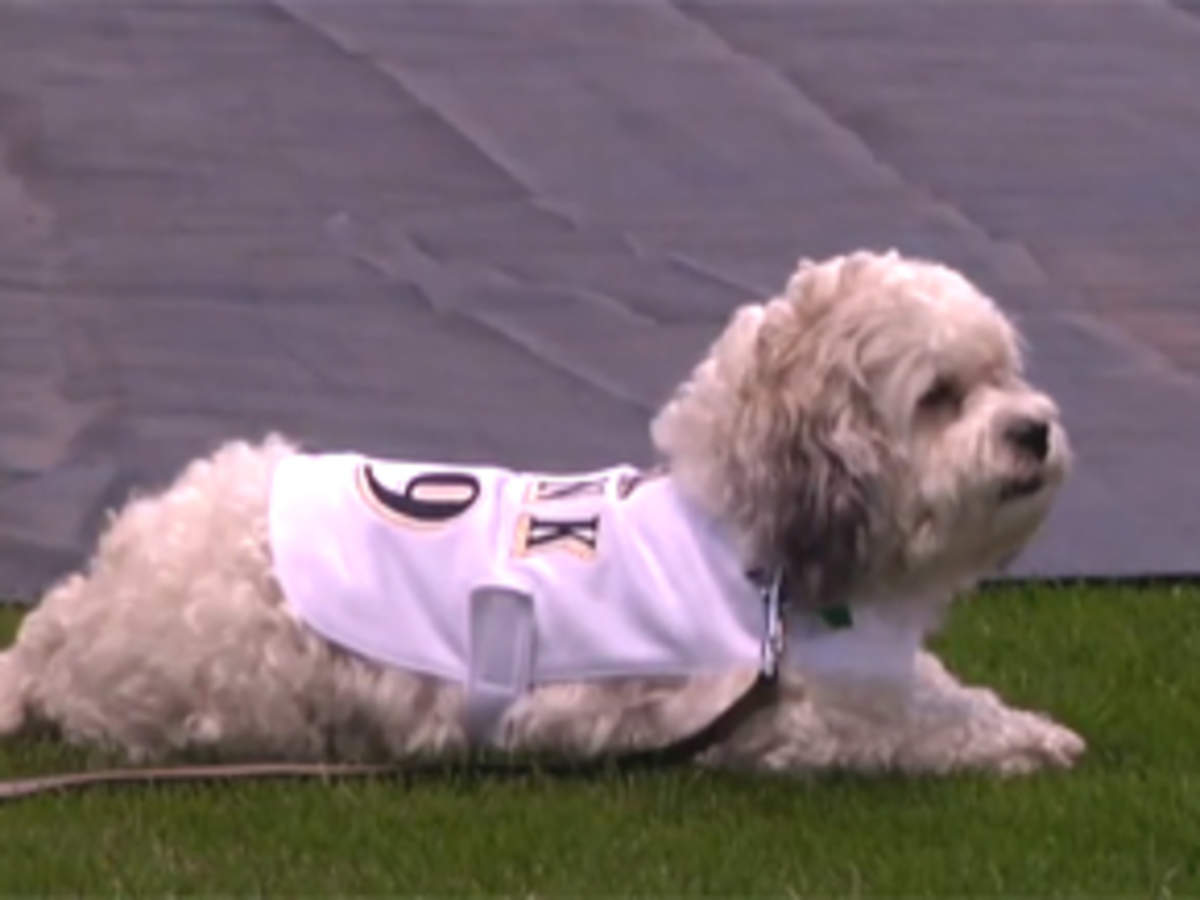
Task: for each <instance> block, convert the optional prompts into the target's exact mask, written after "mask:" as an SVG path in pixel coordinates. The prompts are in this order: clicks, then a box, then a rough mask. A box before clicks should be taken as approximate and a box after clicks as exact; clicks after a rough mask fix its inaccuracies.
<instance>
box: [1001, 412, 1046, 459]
mask: <svg viewBox="0 0 1200 900" xmlns="http://www.w3.org/2000/svg"><path fill="white" fill-rule="evenodd" d="M1004 436H1005V437H1006V438H1007V439H1008V440H1009V441H1011V442H1012V443H1013V445H1014V446H1016V447H1019V448H1020V449H1021V450H1025V451H1027V452H1029V453H1032V454H1033V455H1034V456H1035V457H1036V458H1037V460H1038V462H1041V461H1043V460H1044V459H1045V458H1046V454H1047V453H1049V452H1050V425H1049V423H1047V422H1045V421H1044V420H1042V419H1031V418H1026V417H1022V418H1020V419H1017V420H1016V421H1014V422H1013V423H1012V424H1010V425H1009V426H1008V428H1006V429H1005V431H1004Z"/></svg>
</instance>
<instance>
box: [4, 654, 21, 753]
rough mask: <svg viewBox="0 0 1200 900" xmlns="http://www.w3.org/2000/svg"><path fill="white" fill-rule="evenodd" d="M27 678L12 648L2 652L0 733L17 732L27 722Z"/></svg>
mask: <svg viewBox="0 0 1200 900" xmlns="http://www.w3.org/2000/svg"><path fill="white" fill-rule="evenodd" d="M25 713H26V703H25V679H24V678H22V677H21V674H20V671H19V666H18V664H17V660H16V659H15V654H14V653H13V651H12V650H8V651H6V652H4V653H0V735H9V734H16V733H17V732H18V731H20V730H21V728H22V726H24V724H25Z"/></svg>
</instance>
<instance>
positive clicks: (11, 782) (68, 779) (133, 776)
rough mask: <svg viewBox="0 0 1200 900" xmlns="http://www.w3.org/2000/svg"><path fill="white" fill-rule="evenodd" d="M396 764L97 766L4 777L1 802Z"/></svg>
mask: <svg viewBox="0 0 1200 900" xmlns="http://www.w3.org/2000/svg"><path fill="white" fill-rule="evenodd" d="M402 771H403V770H402V769H400V768H398V767H396V766H388V765H371V764H357V763H348V764H338V765H331V764H326V763H250V764H246V765H209V766H173V767H168V768H158V769H149V768H135V767H130V768H123V769H96V770H93V771H82V772H58V773H55V774H52V775H31V776H28V777H22V778H6V779H0V801H4V800H16V799H19V798H21V797H31V796H34V795H36V794H46V793H51V792H56V791H72V790H79V789H82V788H88V787H97V786H100V785H106V784H166V783H172V782H189V781H238V780H250V779H255V778H315V779H322V780H330V779H340V778H354V777H362V776H367V775H384V776H387V775H393V776H394V775H397V774H399V773H400V772H402Z"/></svg>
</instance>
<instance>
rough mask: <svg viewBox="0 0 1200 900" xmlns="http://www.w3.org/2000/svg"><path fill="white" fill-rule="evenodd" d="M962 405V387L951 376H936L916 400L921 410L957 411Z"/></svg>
mask: <svg viewBox="0 0 1200 900" xmlns="http://www.w3.org/2000/svg"><path fill="white" fill-rule="evenodd" d="M961 405H962V388H961V387H959V385H958V384H957V382H955V381H954V379H952V378H945V377H941V378H938V379H937V380H935V381H934V382H933V384H931V385H930V386H929V389H928V390H927V391H925V393H924V394H922V395H921V399H920V400H918V401H917V407H918V408H919V409H920V410H921V411H922V412H945V411H957V410H958V408H959V407H960V406H961Z"/></svg>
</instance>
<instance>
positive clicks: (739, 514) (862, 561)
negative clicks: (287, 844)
mask: <svg viewBox="0 0 1200 900" xmlns="http://www.w3.org/2000/svg"><path fill="white" fill-rule="evenodd" d="M652 434H653V439H654V443H655V445H656V447H657V449H658V450H659V451H660V453H661V455H662V457H663V462H664V466H663V469H662V471H661V472H659V473H657V474H656V473H650V474H648V475H647V474H639V473H636V472H634V471H633V470H630V469H625V468H620V469H612V470H606V471H603V472H598V473H589V474H588V475H586V476H579V477H551V476H523V475H518V474H514V473H510V472H503V471H501V470H498V469H485V468H474V467H448V466H435V467H428V466H426V467H416V466H415V465H414V464H407V463H394V462H393V463H388V462H378V461H373V460H364V459H361V458H358V457H352V456H331V457H311V456H305V455H302V454H299V453H298V452H297V451H296V450H295V449H294V448H293V447H292V446H290V445H289V444H288V443H286V442H285V441H283V440H281V439H278V438H272V439H269V440H267V441H266V442H265V443H264V444H262V445H260V446H250V445H247V444H244V443H233V444H230V445H227V446H226V447H224V448H223V449H221V450H220V451H218V452H217V453H216V454H215V455H214V456H213V457H212V458H211V459H206V460H201V461H198V462H195V463H193V464H192V465H191V466H189V467H188V468H187V470H186V471H185V472H184V473H183V474H182V476H181V477H180V478H179V480H178V481H177V482H176V483H175V484H174V485H173V486H171V487H170V488H169V489H168V490H167V491H166V492H165V493H163V494H161V495H160V496H155V497H147V498H143V499H137V500H134V501H133V502H131V503H130V504H129V505H128V506H127V507H126V508H125V509H124V511H122V512H121V513H120V514H118V515H117V516H116V517H115V518H114V520H113V521H112V523H111V525H110V527H109V528H108V530H107V532H106V533H105V534H104V536H103V537H102V538H101V540H100V543H99V548H98V551H97V553H96V555H95V558H94V559H93V560H92V562H91V564H90V566H89V567H88V569H87V571H86V572H85V573H83V574H77V575H73V576H71V577H69V578H66V579H65V580H63V581H62V582H61V583H59V584H58V585H56V586H55V587H54V588H53V589H52V590H50V591H49V593H48V594H47V595H46V596H45V598H44V599H43V600H42V601H41V604H40V605H39V606H38V608H37V609H36V610H35V611H34V612H32V613H31V614H30V615H29V616H28V617H27V618H26V620H25V621H24V623H23V624H22V626H21V629H20V633H19V635H18V637H17V640H16V642H15V644H14V645H13V647H11V648H10V649H9V650H8V651H7V652H6V653H4V654H0V733H10V734H11V733H16V732H18V731H20V730H21V729H22V728H23V727H25V726H29V725H35V724H38V723H41V725H42V726H43V727H44V726H45V725H46V724H49V725H51V726H54V727H55V728H57V729H58V730H59V731H60V733H61V734H62V735H63V736H64V737H65V738H66V739H68V740H70V741H75V742H88V743H98V744H101V745H103V746H107V747H113V748H117V749H119V750H121V751H123V752H124V753H126V754H127V755H128V756H129V757H131V758H133V759H138V760H146V759H153V758H161V757H164V756H171V755H181V754H194V753H197V752H200V753H203V754H205V755H208V756H211V755H217V756H219V757H222V758H225V759H242V760H246V759H256V760H266V759H287V760H305V759H307V760H342V761H361V760H383V761H391V760H403V759H411V758H413V757H414V756H426V757H428V756H434V757H442V758H445V757H446V756H448V755H450V756H453V755H457V754H460V753H462V752H463V751H465V750H467V749H469V748H470V747H471V746H473V745H477V744H487V745H491V746H493V747H499V748H502V749H504V750H512V751H518V752H535V753H543V752H550V753H553V754H561V755H565V756H566V757H568V758H572V759H583V758H592V757H596V756H599V755H619V754H621V753H626V752H631V751H644V750H647V749H652V748H656V747H662V746H664V745H670V744H672V743H674V742H678V741H680V740H681V739H687V738H688V736H689V735H695V734H696V733H703V732H704V730H705V726H707V725H710V724H711V723H713V722H714V721H722V716H723V715H724V717H725V718H724V723H725V725H726V727H724V728H720V729H710V732H711V733H710V738H711V741H710V743H709V744H708V745H707V746H699V745H697V746H696V747H694V748H692V750H693V751H694V756H695V759H696V760H697V761H698V762H702V763H704V764H709V765H725V766H741V767H754V768H758V769H765V770H787V771H812V770H828V769H851V770H860V771H878V770H897V771H905V772H935V773H942V772H949V771H955V770H968V769H973V770H985V771H993V772H1000V773H1017V772H1027V771H1031V770H1033V769H1036V768H1039V767H1041V766H1046V765H1051V766H1069V765H1070V764H1071V763H1072V762H1073V761H1074V760H1075V759H1076V758H1077V757H1078V756H1079V754H1080V753H1081V752H1082V751H1083V748H1084V744H1083V741H1082V740H1081V739H1080V738H1079V737H1078V736H1076V735H1075V734H1073V733H1072V732H1071V731H1069V730H1068V729H1066V728H1064V727H1062V726H1059V725H1057V724H1055V723H1054V722H1052V721H1050V720H1049V719H1048V718H1046V717H1044V716H1042V715H1039V714H1036V713H1032V712H1025V711H1019V710H1014V709H1011V708H1009V707H1007V706H1006V705H1004V704H1003V703H1002V702H1001V701H1000V700H999V699H998V698H997V697H996V695H995V694H993V693H992V692H990V691H988V690H986V689H982V688H971V687H965V686H963V685H961V684H959V683H958V682H957V681H956V680H955V679H954V678H953V677H952V676H951V675H950V674H949V673H948V672H947V671H946V670H945V669H944V668H943V667H942V665H941V664H940V663H939V662H938V660H937V659H935V658H934V657H933V656H932V655H930V654H929V653H928V652H927V651H925V650H924V649H922V641H923V638H924V637H925V636H926V635H927V634H928V633H929V632H930V631H931V630H932V629H934V628H935V627H936V626H937V624H938V622H939V619H940V617H941V616H942V614H943V613H944V611H945V610H946V608H947V606H948V604H949V603H950V602H951V600H952V599H953V598H954V596H955V595H956V594H958V593H960V592H961V591H962V590H964V589H966V588H969V587H970V586H972V585H973V583H974V582H975V581H976V580H977V579H978V578H979V577H980V576H981V575H983V574H986V573H988V572H990V571H993V570H995V569H997V568H998V567H1000V566H1002V565H1004V564H1005V563H1006V562H1007V561H1008V560H1010V559H1011V558H1012V557H1013V556H1014V554H1016V553H1017V552H1018V550H1019V549H1020V548H1021V547H1022V545H1023V544H1025V542H1026V541H1027V540H1028V538H1029V537H1030V535H1031V534H1032V533H1033V532H1034V530H1035V529H1036V528H1037V526H1038V525H1039V523H1040V522H1041V521H1042V519H1043V517H1044V515H1045V513H1046V511H1047V509H1048V507H1049V505H1050V503H1051V500H1052V495H1053V493H1054V491H1055V489H1056V488H1057V486H1058V485H1059V483H1060V482H1061V480H1062V479H1063V477H1064V475H1065V473H1066V471H1067V468H1068V464H1069V450H1068V445H1067V440H1066V436H1065V434H1064V431H1063V429H1062V427H1061V425H1060V423H1059V416H1058V411H1057V409H1056V408H1055V406H1054V404H1053V402H1052V401H1051V400H1050V399H1049V398H1048V397H1046V396H1045V395H1044V394H1042V393H1039V392H1037V391H1035V390H1033V389H1032V388H1031V387H1030V386H1029V385H1028V384H1027V383H1026V382H1025V381H1024V380H1023V378H1022V374H1021V357H1020V350H1019V345H1018V338H1017V335H1016V333H1015V331H1014V329H1013V327H1012V326H1011V325H1010V324H1009V322H1008V321H1007V320H1006V319H1005V317H1004V316H1003V315H1002V314H1001V313H1000V312H999V311H998V310H997V308H996V307H995V306H994V305H993V303H992V302H991V301H990V300H988V299H987V298H986V297H984V296H983V295H981V294H980V293H979V292H978V291H977V290H976V289H975V288H974V287H973V286H972V285H971V284H970V283H969V282H968V281H966V280H965V279H964V278H963V277H962V276H960V275H958V274H956V273H955V272H953V271H951V270H949V269H947V268H945V267H942V266H940V265H936V264H933V263H930V262H924V261H919V260H912V259H905V258H902V257H900V256H898V255H897V254H895V253H894V252H893V253H889V254H886V255H877V254H871V253H865V252H864V253H855V254H852V255H849V256H845V257H839V258H835V259H831V260H828V261H826V262H823V263H820V264H814V263H811V262H803V263H801V265H800V267H799V269H798V270H797V271H796V273H795V274H794V275H793V277H792V278H791V280H790V282H789V283H788V285H787V289H786V291H785V292H784V293H783V294H782V295H781V296H779V297H776V298H774V299H772V300H770V301H768V302H766V303H763V304H754V305H748V306H744V307H742V308H741V309H739V310H737V311H736V312H735V314H734V315H733V318H732V320H731V322H730V324H729V326H728V327H727V328H726V330H725V331H724V333H723V334H722V335H721V336H720V337H719V338H718V339H717V341H716V342H715V344H714V345H713V346H712V348H711V351H710V352H709V354H708V356H707V357H706V358H705V359H704V360H703V361H702V362H701V363H700V365H699V366H698V367H697V368H696V369H695V371H694V372H693V373H692V375H691V377H690V379H688V380H687V381H686V382H685V383H684V384H683V385H682V386H681V387H680V388H679V389H678V391H677V392H676V394H675V396H674V397H673V398H672V399H671V400H670V401H669V402H668V403H667V405H666V406H665V408H663V410H662V411H661V412H660V413H659V414H658V416H657V418H656V419H655V420H654V422H653V426H652ZM389 542H391V543H389ZM368 544H370V545H372V546H370V547H369V548H368V547H366V545H368ZM376 545H377V546H376ZM385 545H386V546H385ZM389 554H392V555H389ZM364 573H365V574H364ZM776 616H778V621H776ZM647 623H648V624H647ZM760 652H761V654H762V660H763V666H764V667H765V669H766V670H768V671H767V673H766V675H765V676H764V675H759V676H758V677H759V684H764V683H766V684H770V683H771V682H770V681H769V677H770V676H771V674H772V672H773V670H774V669H775V668H776V667H778V670H779V672H778V677H777V680H776V681H775V682H774V684H775V689H774V690H773V691H772V692H769V693H765V694H763V693H760V695H759V696H760V699H761V697H763V696H765V697H767V698H768V701H769V702H766V703H765V704H764V703H760V704H758V705H757V706H753V707H751V706H750V705H744V708H743V710H742V712H743V714H742V715H740V716H732V715H729V714H728V713H727V712H726V711H727V710H728V709H729V707H730V706H731V704H737V703H738V702H740V701H739V699H738V698H739V697H742V698H743V699H744V697H745V696H747V693H746V692H747V688H748V686H749V685H751V684H752V683H754V682H755V677H756V675H758V668H759V665H760Z"/></svg>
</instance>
